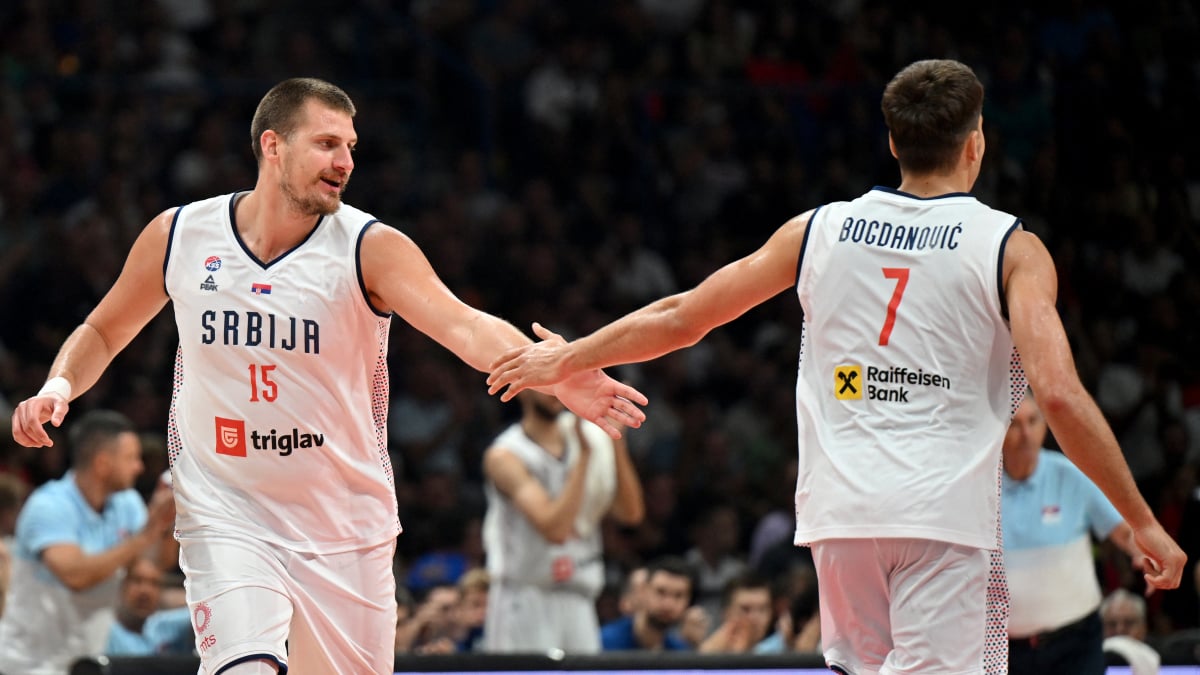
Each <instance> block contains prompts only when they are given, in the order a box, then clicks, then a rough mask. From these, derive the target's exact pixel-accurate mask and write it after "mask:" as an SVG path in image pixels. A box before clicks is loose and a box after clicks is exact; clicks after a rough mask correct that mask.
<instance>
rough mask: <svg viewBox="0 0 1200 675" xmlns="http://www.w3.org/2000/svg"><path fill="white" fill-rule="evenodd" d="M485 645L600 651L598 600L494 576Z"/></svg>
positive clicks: (519, 649)
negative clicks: (519, 584) (508, 581)
mask: <svg viewBox="0 0 1200 675" xmlns="http://www.w3.org/2000/svg"><path fill="white" fill-rule="evenodd" d="M483 649H484V651H488V652H536V653H540V654H544V653H546V652H547V651H550V650H552V649H561V650H563V651H564V652H566V653H567V654H595V653H597V652H599V651H600V626H599V622H598V620H597V619H596V602H595V601H594V600H592V599H591V598H589V597H587V596H585V595H582V594H580V593H575V592H571V591H552V590H546V589H542V588H536V587H533V586H512V585H506V584H502V583H496V582H492V585H491V587H490V588H489V589H488V606H487V618H486V620H485V621H484V626H483Z"/></svg>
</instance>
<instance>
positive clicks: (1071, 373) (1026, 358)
mask: <svg viewBox="0 0 1200 675" xmlns="http://www.w3.org/2000/svg"><path fill="white" fill-rule="evenodd" d="M1004 264H1005V272H1006V275H1005V278H1006V281H1005V300H1006V301H1007V303H1008V312H1009V323H1010V327H1011V329H1012V338H1013V344H1014V345H1015V346H1016V348H1017V351H1018V352H1019V353H1020V354H1021V360H1022V361H1023V362H1024V365H1025V371H1026V373H1027V374H1028V376H1029V378H1030V382H1031V384H1033V385H1034V391H1035V392H1036V391H1038V389H1039V386H1038V385H1039V384H1053V383H1065V382H1068V381H1070V380H1071V379H1072V378H1075V377H1077V375H1076V374H1075V362H1074V359H1073V358H1072V356H1071V348H1070V344H1069V342H1068V341H1067V334H1066V330H1065V329H1064V328H1063V324H1062V319H1061V318H1060V317H1059V315H1058V308H1057V307H1056V298H1057V295H1058V279H1057V277H1056V275H1055V270H1054V261H1053V260H1052V259H1051V258H1050V253H1049V252H1048V251H1047V250H1046V247H1045V246H1044V245H1043V244H1042V243H1041V241H1040V240H1039V239H1038V238H1037V237H1035V236H1034V235H1032V234H1029V233H1027V232H1014V233H1013V235H1012V237H1011V238H1010V240H1009V243H1008V246H1007V248H1006V250H1005V261H1004Z"/></svg>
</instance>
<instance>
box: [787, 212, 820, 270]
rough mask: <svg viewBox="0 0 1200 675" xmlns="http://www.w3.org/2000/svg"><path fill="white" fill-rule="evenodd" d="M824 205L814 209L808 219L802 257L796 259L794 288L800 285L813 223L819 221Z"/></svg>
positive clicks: (801, 242) (801, 248) (801, 246)
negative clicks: (818, 217) (818, 215)
mask: <svg viewBox="0 0 1200 675" xmlns="http://www.w3.org/2000/svg"><path fill="white" fill-rule="evenodd" d="M824 206H825V205H824V204H822V205H821V206H818V207H817V208H815V209H813V212H812V215H811V216H809V217H808V224H807V225H805V226H804V239H802V240H800V255H799V256H798V257H797V258H796V281H795V282H793V283H792V286H793V287H798V286H799V285H800V270H801V268H803V267H804V252H805V251H807V250H808V238H809V237H810V236H812V231H813V223H815V222H816V220H817V214H818V213H820V212H821V209H822V208H824Z"/></svg>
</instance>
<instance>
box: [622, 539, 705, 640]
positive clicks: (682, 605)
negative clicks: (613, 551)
mask: <svg viewBox="0 0 1200 675" xmlns="http://www.w3.org/2000/svg"><path fill="white" fill-rule="evenodd" d="M692 585H693V584H692V570H691V568H690V567H689V566H688V564H687V563H686V562H684V561H683V560H682V559H680V558H678V557H675V556H667V557H663V558H660V559H658V560H656V561H654V562H652V563H651V564H650V565H648V566H647V568H646V586H645V589H644V590H643V591H642V593H641V597H640V601H636V600H635V602H634V603H633V605H634V610H633V613H632V614H629V615H627V616H624V617H622V618H620V619H617V620H616V621H614V622H612V623H609V624H606V625H605V626H603V627H602V628H601V629H600V644H601V646H602V648H603V650H604V651H606V652H607V651H622V650H632V649H644V650H650V651H660V650H665V651H687V650H690V649H691V647H690V646H689V645H688V643H687V642H685V641H684V640H683V639H682V638H680V637H678V636H676V635H674V634H672V633H671V629H672V628H674V627H675V626H676V625H677V624H678V623H679V622H680V620H681V619H683V615H684V612H685V611H687V609H688V605H689V604H690V603H691V599H692Z"/></svg>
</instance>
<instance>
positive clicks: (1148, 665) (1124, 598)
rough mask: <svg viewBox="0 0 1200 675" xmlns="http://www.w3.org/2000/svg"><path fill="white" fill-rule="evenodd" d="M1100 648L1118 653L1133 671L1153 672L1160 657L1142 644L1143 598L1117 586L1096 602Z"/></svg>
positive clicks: (1140, 674) (1140, 673)
mask: <svg viewBox="0 0 1200 675" xmlns="http://www.w3.org/2000/svg"><path fill="white" fill-rule="evenodd" d="M1100 620H1101V621H1102V622H1103V624H1104V651H1105V652H1111V653H1115V654H1120V655H1121V656H1122V657H1123V658H1124V659H1125V661H1126V662H1127V663H1128V664H1129V666H1130V667H1131V668H1132V670H1133V675H1155V674H1156V673H1158V666H1159V664H1160V663H1161V661H1162V659H1161V657H1159V655H1158V652H1156V651H1154V648H1153V647H1151V646H1150V645H1148V644H1146V642H1145V640H1146V601H1145V600H1144V599H1143V598H1142V597H1141V596H1139V595H1134V594H1133V593H1130V592H1129V591H1127V590H1125V589H1123V588H1118V589H1117V590H1115V591H1113V592H1112V593H1109V594H1108V597H1106V598H1104V602H1102V603H1100Z"/></svg>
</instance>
